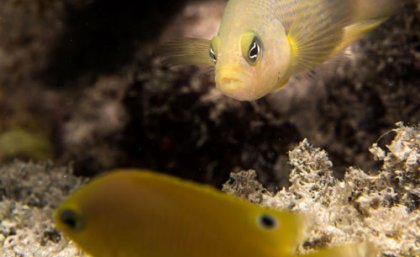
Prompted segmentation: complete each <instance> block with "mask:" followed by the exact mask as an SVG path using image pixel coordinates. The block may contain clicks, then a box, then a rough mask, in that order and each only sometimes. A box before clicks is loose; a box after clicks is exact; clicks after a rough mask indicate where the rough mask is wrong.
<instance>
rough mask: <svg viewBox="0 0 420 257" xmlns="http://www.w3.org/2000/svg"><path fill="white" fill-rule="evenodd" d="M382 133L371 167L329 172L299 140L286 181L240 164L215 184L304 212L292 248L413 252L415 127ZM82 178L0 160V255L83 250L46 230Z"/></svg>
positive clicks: (319, 155) (418, 223)
mask: <svg viewBox="0 0 420 257" xmlns="http://www.w3.org/2000/svg"><path fill="white" fill-rule="evenodd" d="M390 133H394V139H393V140H392V142H391V143H390V144H389V145H387V146H385V147H379V146H378V145H377V144H374V145H373V146H372V147H371V148H370V151H371V152H372V154H373V157H374V158H375V159H376V160H378V161H380V162H381V167H380V168H379V169H378V170H375V171H371V172H365V171H363V170H361V169H359V168H355V167H350V168H348V169H347V170H346V173H345V176H344V178H343V179H337V178H335V177H334V176H333V172H332V167H333V164H332V162H331V161H330V160H329V158H328V155H327V153H326V152H325V151H324V150H321V149H319V148H315V147H313V146H312V145H311V144H310V143H309V142H308V141H307V140H306V139H305V140H304V141H302V142H301V143H300V144H299V145H298V146H296V147H295V148H294V149H293V150H291V151H290V152H289V162H290V164H291V165H292V167H293V168H292V171H291V173H290V177H289V179H290V183H291V184H290V186H289V187H287V188H282V189H281V190H277V191H275V192H270V191H268V190H267V189H265V188H264V186H263V185H262V184H261V183H260V182H259V181H258V179H257V176H256V172H255V171H253V170H248V171H238V172H234V173H232V174H231V178H230V180H229V181H228V182H226V183H225V184H224V186H223V191H225V192H227V193H229V194H233V195H236V196H237V197H243V198H246V199H248V200H249V201H251V202H254V203H257V204H261V205H264V206H268V207H271V208H279V209H290V210H293V211H299V212H303V213H306V214H307V215H308V217H309V221H310V223H309V224H310V225H309V226H308V227H307V229H306V230H307V233H306V236H305V239H304V240H303V241H302V243H301V245H300V246H299V248H298V249H297V251H298V252H299V253H304V252H308V251H311V250H313V249H319V248H322V247H325V246H330V245H340V244H345V243H350V242H359V241H366V240H368V241H371V242H374V243H375V244H376V245H377V246H378V247H379V248H380V250H381V253H382V256H383V257H385V256H386V257H394V256H395V257H397V256H412V257H415V256H419V254H420V252H419V242H418V237H419V235H420V208H419V206H420V202H419V199H420V187H419V185H420V178H419V172H420V129H419V128H418V127H406V126H403V125H402V124H399V125H398V127H397V128H396V129H394V130H393V131H391V132H390ZM85 182H86V180H83V179H81V178H77V177H75V176H74V175H72V169H71V168H69V167H56V166H54V165H53V164H51V163H44V164H33V163H23V162H18V161H17V162H15V163H12V164H9V165H4V166H2V167H0V188H1V189H2V190H1V191H0V199H1V201H0V217H2V218H1V223H0V246H1V248H0V256H5V257H8V256H11V257H12V256H13V257H14V256H35V257H41V256H57V257H70V256H83V254H82V253H81V252H80V251H79V250H78V249H76V248H75V247H74V245H73V244H72V243H69V242H68V241H67V240H66V239H65V238H63V237H61V235H60V234H59V233H58V232H57V231H56V230H55V229H54V227H53V224H52V220H51V214H52V211H53V209H54V208H55V207H56V206H57V204H58V203H59V202H60V201H61V200H62V198H63V197H65V196H66V195H67V194H68V193H69V192H70V191H72V190H73V189H75V188H77V187H79V186H80V185H81V184H83V183H85ZM256 240H258V239H256Z"/></svg>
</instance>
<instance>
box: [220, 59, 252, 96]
mask: <svg viewBox="0 0 420 257" xmlns="http://www.w3.org/2000/svg"><path fill="white" fill-rule="evenodd" d="M216 88H217V89H219V90H220V91H221V92H222V93H223V94H225V95H227V96H229V97H232V98H234V99H236V100H240V101H249V100H254V99H255V97H254V95H255V94H254V91H255V90H254V86H253V80H252V78H251V76H249V75H248V74H246V73H245V72H243V71H242V70H241V69H240V68H239V67H238V68H235V67H221V68H219V69H217V70H216Z"/></svg>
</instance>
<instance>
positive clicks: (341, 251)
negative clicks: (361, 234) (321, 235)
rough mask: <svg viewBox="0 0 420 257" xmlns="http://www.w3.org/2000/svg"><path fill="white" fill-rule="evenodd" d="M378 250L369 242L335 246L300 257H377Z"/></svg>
mask: <svg viewBox="0 0 420 257" xmlns="http://www.w3.org/2000/svg"><path fill="white" fill-rule="evenodd" d="M378 254H379V250H378V248H377V247H376V246H375V245H374V244H373V243H370V242H365V243H360V244H354V245H344V246H336V247H331V248H328V249H323V250H319V251H316V252H313V253H309V254H305V255H302V257H377V256H378Z"/></svg>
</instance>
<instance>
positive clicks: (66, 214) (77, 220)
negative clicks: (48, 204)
mask: <svg viewBox="0 0 420 257" xmlns="http://www.w3.org/2000/svg"><path fill="white" fill-rule="evenodd" d="M57 215H58V217H57V218H58V220H59V222H60V223H61V224H62V225H63V226H65V227H66V228H67V229H68V230H71V231H79V230H81V229H82V228H83V227H84V224H83V222H82V218H81V215H80V214H79V213H78V212H77V211H75V210H72V209H63V210H60V211H59V212H58V214H57Z"/></svg>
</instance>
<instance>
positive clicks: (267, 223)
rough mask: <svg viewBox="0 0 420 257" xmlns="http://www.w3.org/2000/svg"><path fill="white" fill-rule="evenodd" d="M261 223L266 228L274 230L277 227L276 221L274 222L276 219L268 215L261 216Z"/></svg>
mask: <svg viewBox="0 0 420 257" xmlns="http://www.w3.org/2000/svg"><path fill="white" fill-rule="evenodd" d="M260 221H261V225H262V226H263V227H264V228H273V227H275V226H276V221H275V220H274V218H273V217H271V216H269V215H266V214H264V215H261V217H260Z"/></svg>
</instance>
